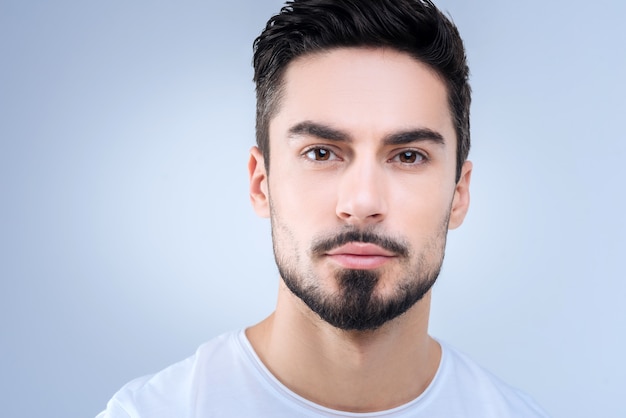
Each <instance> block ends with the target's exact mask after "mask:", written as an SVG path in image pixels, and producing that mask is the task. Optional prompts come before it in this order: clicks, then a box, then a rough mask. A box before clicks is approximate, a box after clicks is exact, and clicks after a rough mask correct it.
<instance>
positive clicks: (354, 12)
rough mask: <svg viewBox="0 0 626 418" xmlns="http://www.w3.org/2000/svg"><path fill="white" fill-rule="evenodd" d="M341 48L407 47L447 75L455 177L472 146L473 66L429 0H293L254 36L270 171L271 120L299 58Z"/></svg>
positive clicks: (259, 127)
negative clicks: (289, 72) (291, 67)
mask: <svg viewBox="0 0 626 418" xmlns="http://www.w3.org/2000/svg"><path fill="white" fill-rule="evenodd" d="M342 47H382V48H392V49H395V50H397V51H400V52H404V53H407V54H409V55H410V56H412V57H413V58H415V59H417V60H418V61H420V62H422V63H424V64H426V65H428V66H429V67H430V68H432V69H433V70H434V71H435V72H436V73H437V74H439V76H440V77H442V79H443V80H444V82H445V84H446V87H447V91H448V103H449V106H450V111H451V114H452V118H453V123H454V127H455V132H456V136H457V149H456V151H457V152H456V179H457V181H458V180H459V178H460V175H461V168H462V166H463V163H464V162H465V160H466V159H467V155H468V153H469V148H470V122H469V113H470V102H471V89H470V86H469V82H468V78H469V68H468V66H467V59H466V56H465V48H464V46H463V41H462V39H461V37H460V35H459V32H458V30H457V28H456V26H455V25H454V24H453V23H452V22H451V21H450V20H449V19H448V18H447V17H446V16H445V15H444V14H443V13H441V11H439V10H438V9H437V7H436V6H435V5H434V4H433V3H432V2H431V1H430V0H293V1H288V2H287V3H286V4H285V6H284V7H283V8H282V9H281V10H280V13H278V14H277V15H275V16H273V17H272V18H270V20H269V21H268V22H267V25H266V27H265V29H264V30H263V32H262V33H261V35H259V37H257V38H256V40H255V41H254V58H253V64H254V82H255V84H256V98H257V107H256V140H257V146H258V147H259V149H260V150H261V152H262V154H263V157H264V159H265V167H266V169H267V170H269V125H270V120H271V118H272V117H274V116H275V114H276V112H277V111H278V107H279V105H280V100H281V93H282V90H283V86H284V80H283V76H284V73H285V70H286V68H287V66H288V65H289V63H290V62H292V61H293V60H294V59H296V58H298V57H300V56H303V55H307V54H311V53H315V52H322V51H325V50H330V49H335V48H342Z"/></svg>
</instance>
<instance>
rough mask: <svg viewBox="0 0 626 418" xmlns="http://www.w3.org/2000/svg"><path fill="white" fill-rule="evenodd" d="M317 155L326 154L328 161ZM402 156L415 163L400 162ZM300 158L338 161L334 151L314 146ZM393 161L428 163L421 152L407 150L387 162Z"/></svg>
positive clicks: (317, 160)
mask: <svg viewBox="0 0 626 418" xmlns="http://www.w3.org/2000/svg"><path fill="white" fill-rule="evenodd" d="M310 153H315V154H314V155H313V156H309V154H310ZM318 153H322V154H323V153H326V154H327V155H328V159H318V158H317V157H318V156H319V155H318ZM403 154H404V155H405V156H406V154H412V156H415V158H416V161H413V162H403V161H401V160H400V158H402V155H403ZM302 156H303V157H304V158H306V159H307V160H309V161H311V162H326V161H334V160H336V159H339V157H338V156H337V154H336V153H335V152H334V151H332V150H330V149H329V148H327V147H321V146H315V147H310V148H307V149H305V150H304V152H303V153H302ZM333 157H334V158H333ZM394 160H397V161H398V162H399V163H400V164H402V165H420V164H423V163H425V162H427V161H428V156H427V155H426V154H425V153H423V152H421V151H417V150H414V149H408V150H403V151H400V152H398V153H396V154H395V155H394V156H393V157H392V158H390V159H389V160H388V161H394Z"/></svg>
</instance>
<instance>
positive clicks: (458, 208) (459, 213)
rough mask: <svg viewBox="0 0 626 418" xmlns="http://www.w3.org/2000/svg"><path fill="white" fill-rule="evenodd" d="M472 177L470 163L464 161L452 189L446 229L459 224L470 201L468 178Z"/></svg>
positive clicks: (456, 226)
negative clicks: (459, 176) (452, 195)
mask: <svg viewBox="0 0 626 418" xmlns="http://www.w3.org/2000/svg"><path fill="white" fill-rule="evenodd" d="M471 177H472V163H471V161H465V163H463V167H462V168H461V178H459V181H458V182H457V183H456V187H455V189H454V198H453V199H452V207H451V209H450V222H449V223H448V229H455V228H458V227H459V226H461V224H462V223H463V219H465V215H466V214H467V210H468V209H469V203H470V192H469V186H470V179H471Z"/></svg>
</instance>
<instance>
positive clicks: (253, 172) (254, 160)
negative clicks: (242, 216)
mask: <svg viewBox="0 0 626 418" xmlns="http://www.w3.org/2000/svg"><path fill="white" fill-rule="evenodd" d="M248 174H249V175H250V201H251V202H252V207H253V208H254V211H255V212H256V214H257V215H259V216H261V217H263V218H269V216H270V205H269V193H268V188H267V172H266V171H265V159H264V158H263V154H261V151H260V150H259V149H258V148H257V147H252V149H250V160H249V161H248Z"/></svg>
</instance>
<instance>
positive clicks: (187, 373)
mask: <svg viewBox="0 0 626 418" xmlns="http://www.w3.org/2000/svg"><path fill="white" fill-rule="evenodd" d="M237 334H238V332H230V333H227V334H223V335H221V336H219V337H216V338H214V339H212V340H210V341H208V342H206V343H204V344H202V345H201V346H200V347H199V348H198V349H197V350H196V352H195V353H194V354H193V355H192V356H190V357H188V358H186V359H185V360H182V361H180V362H178V363H175V364H172V365H171V366H169V367H167V368H165V369H163V370H161V371H160V372H158V373H155V374H152V375H147V376H143V377H140V378H137V379H134V380H132V381H130V382H128V383H127V384H126V385H124V386H123V387H122V388H121V389H120V390H119V391H118V392H117V393H116V394H115V395H113V397H112V398H111V400H110V401H109V403H108V404H107V409H106V411H104V412H102V413H101V414H100V415H98V418H126V417H133V418H135V417H161V416H163V417H165V416H184V415H187V414H188V412H189V411H188V410H189V408H190V407H193V404H192V403H190V402H189V400H190V399H193V397H194V392H195V391H196V390H197V388H198V383H199V380H205V379H206V377H207V376H216V377H219V376H222V370H220V368H221V367H224V366H226V365H228V364H232V359H233V358H234V357H236V355H237V353H236V352H234V351H236V350H233V346H234V345H236V344H235V341H236V339H237Z"/></svg>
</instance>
